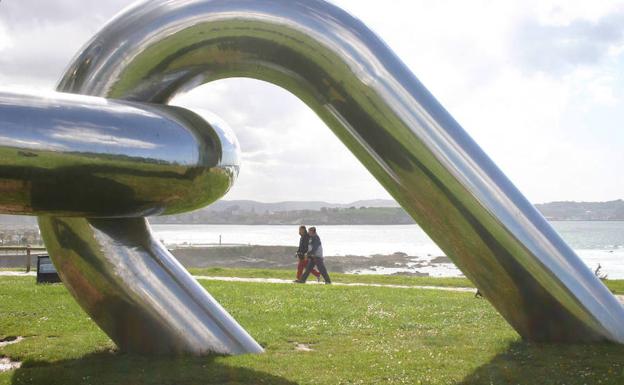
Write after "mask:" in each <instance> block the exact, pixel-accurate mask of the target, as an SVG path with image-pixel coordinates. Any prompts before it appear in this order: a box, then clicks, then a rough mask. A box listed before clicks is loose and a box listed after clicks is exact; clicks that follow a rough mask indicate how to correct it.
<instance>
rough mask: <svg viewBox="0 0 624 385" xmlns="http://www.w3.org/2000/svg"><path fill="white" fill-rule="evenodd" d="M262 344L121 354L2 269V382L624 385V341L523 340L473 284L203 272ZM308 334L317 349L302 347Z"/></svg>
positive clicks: (48, 289)
mask: <svg viewBox="0 0 624 385" xmlns="http://www.w3.org/2000/svg"><path fill="white" fill-rule="evenodd" d="M202 285H204V286H205V287H206V289H208V290H209V291H210V293H211V294H212V295H213V296H214V297H215V298H216V299H217V300H219V301H220V302H221V303H222V304H223V305H224V306H225V307H226V308H227V309H228V310H229V311H230V312H231V313H232V314H233V316H234V317H235V318H236V319H237V320H238V321H239V322H240V323H241V324H242V325H243V326H244V327H245V328H246V329H247V330H249V331H250V333H251V334H252V335H253V336H254V337H255V338H256V339H257V340H258V341H259V342H260V343H261V344H262V345H263V346H264V347H265V349H266V353H265V354H261V355H245V356H237V357H203V358H175V359H171V358H155V357H152V358H144V357H138V356H132V355H127V354H121V353H119V352H117V351H116V350H115V346H114V344H113V343H112V342H111V341H110V340H109V339H108V338H107V337H106V336H105V335H104V334H103V333H102V332H101V331H100V330H99V329H98V328H97V327H96V326H95V324H94V323H93V322H92V321H91V320H90V319H89V317H87V316H86V314H85V313H83V312H82V311H81V310H80V308H79V307H78V306H77V305H76V303H75V302H74V301H73V299H72V298H71V297H70V296H69V294H68V293H67V291H66V290H65V288H64V287H63V286H62V285H35V284H34V279H33V278H32V277H25V278H23V277H20V278H15V277H1V278H0V339H3V338H6V337H9V336H24V337H25V339H24V340H23V341H22V342H20V343H17V344H13V345H8V346H5V347H2V348H0V357H1V356H8V357H11V358H12V359H15V360H20V361H22V362H23V365H22V368H20V369H17V370H13V371H11V372H5V373H0V384H59V385H60V384H64V385H69V384H116V385H117V384H277V385H286V384H315V385H316V384H319V385H320V384H458V385H459V384H462V385H464V384H465V385H468V384H501V385H502V384H531V385H532V384H536V383H539V384H566V385H574V384H613V385H616V384H622V383H624V347H620V346H616V345H612V344H592V345H551V344H532V343H526V342H522V341H521V340H520V339H519V337H518V335H517V334H516V333H515V332H514V331H513V330H512V329H511V328H510V327H509V326H508V325H507V324H506V323H505V322H504V320H503V319H502V318H501V317H500V316H499V315H498V314H497V313H496V312H495V311H494V310H493V309H492V307H491V306H490V305H489V304H488V303H487V302H486V301H485V300H480V299H475V298H473V296H472V295H471V294H470V293H455V292H441V291H435V290H400V289H390V288H377V287H340V286H325V285H308V286H302V285H280V284H256V283H233V282H202ZM298 344H304V345H305V346H306V347H309V348H310V349H312V350H311V351H299V350H297V345H298Z"/></svg>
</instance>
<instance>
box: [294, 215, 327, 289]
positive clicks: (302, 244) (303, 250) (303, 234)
mask: <svg viewBox="0 0 624 385" xmlns="http://www.w3.org/2000/svg"><path fill="white" fill-rule="evenodd" d="M299 237H300V238H299V248H298V249H297V257H298V258H299V264H298V265H297V280H299V279H301V275H302V274H303V269H305V267H306V265H307V264H308V258H307V257H306V254H307V252H308V245H309V244H310V235H309V234H308V231H307V230H306V227H305V226H299ZM311 273H312V275H314V276H315V277H316V279H317V280H318V279H319V277H320V276H321V273H319V272H318V270H316V269H312V271H311Z"/></svg>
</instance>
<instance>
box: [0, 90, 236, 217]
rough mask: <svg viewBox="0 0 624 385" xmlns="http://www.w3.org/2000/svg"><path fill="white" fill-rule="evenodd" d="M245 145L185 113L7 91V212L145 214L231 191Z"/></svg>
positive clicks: (0, 146)
mask: <svg viewBox="0 0 624 385" xmlns="http://www.w3.org/2000/svg"><path fill="white" fill-rule="evenodd" d="M239 152H240V149H239V146H238V143H237V142H236V139H235V138H234V137H233V136H232V135H230V134H229V133H228V132H227V130H225V129H224V127H221V126H219V124H217V123H215V122H212V123H208V122H207V121H206V120H204V119H203V118H202V117H200V116H198V115H197V114H195V113H193V112H191V111H188V110H186V109H183V108H178V107H172V106H164V105H158V104H146V103H133V102H126V101H111V100H106V99H101V98H96V97H86V96H80V97H78V96H76V95H71V94H62V93H50V94H48V95H45V96H40V95H39V96H35V95H26V94H17V93H10V92H2V91H0V159H2V161H1V165H0V192H1V193H2V201H1V202H0V211H2V212H4V213H10V214H34V213H36V214H47V215H59V216H81V217H109V218H110V217H141V216H148V215H159V214H172V213H178V212H183V211H190V210H193V209H197V208H200V207H203V206H205V205H207V204H210V203H212V202H214V201H215V200H216V199H218V198H219V197H221V196H223V195H225V193H226V192H227V191H228V190H229V189H230V187H231V186H232V184H233V183H234V180H235V179H236V176H237V175H238V168H239V164H240V160H239Z"/></svg>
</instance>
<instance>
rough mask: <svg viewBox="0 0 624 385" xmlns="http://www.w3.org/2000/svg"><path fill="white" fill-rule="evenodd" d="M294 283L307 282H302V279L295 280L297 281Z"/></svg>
mask: <svg viewBox="0 0 624 385" xmlns="http://www.w3.org/2000/svg"><path fill="white" fill-rule="evenodd" d="M293 283H305V282H303V281H302V280H300V279H295V280H294V281H293Z"/></svg>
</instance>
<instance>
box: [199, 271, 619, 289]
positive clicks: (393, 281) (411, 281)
mask: <svg viewBox="0 0 624 385" xmlns="http://www.w3.org/2000/svg"><path fill="white" fill-rule="evenodd" d="M189 271H190V272H191V273H192V274H194V275H207V276H213V277H243V278H281V279H294V278H295V277H294V271H293V270H278V269H246V268H245V269H237V268H220V267H212V268H205V269H193V268H191V269H189ZM330 275H331V278H332V280H334V281H336V282H344V283H376V284H385V285H413V286H443V287H474V285H473V284H472V282H470V280H468V279H467V278H453V277H447V278H439V277H412V276H404V275H372V274H370V275H366V274H339V273H331V272H330ZM310 279H314V277H311V278H310ZM603 283H604V284H605V285H606V286H607V287H608V288H609V290H611V291H612V292H613V293H615V294H624V280H621V279H620V280H603ZM475 290H476V289H475Z"/></svg>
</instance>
